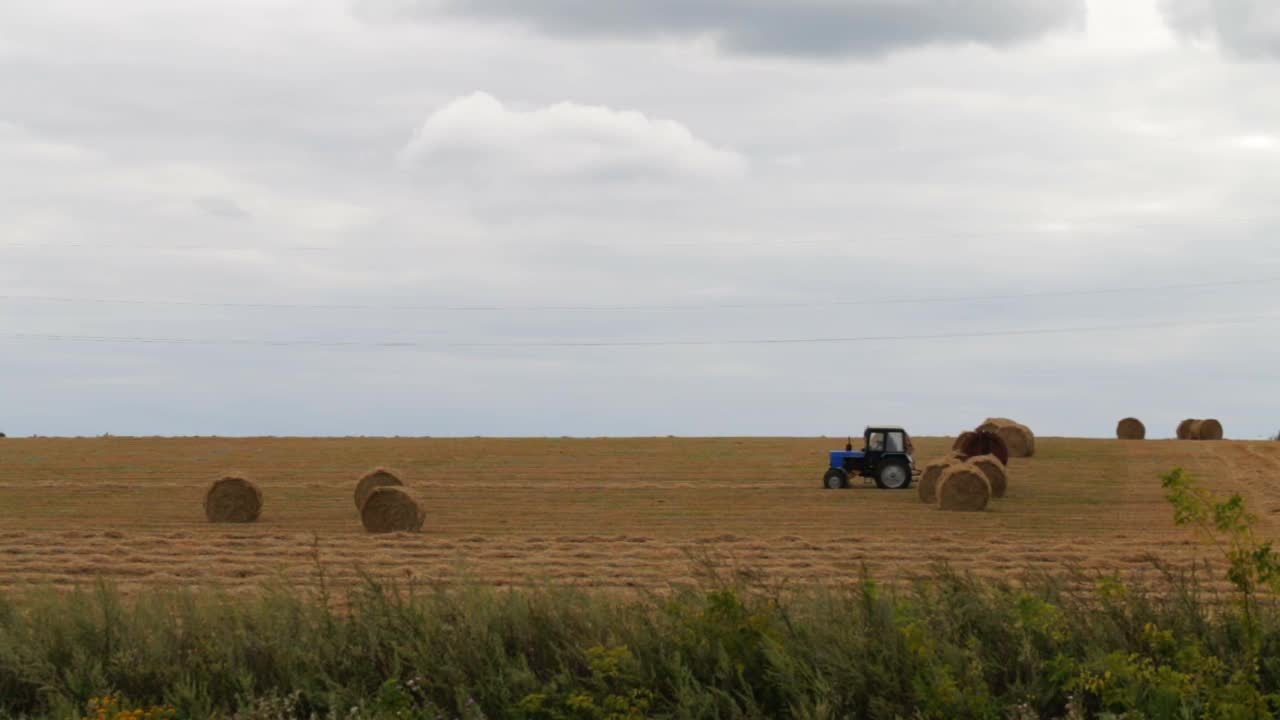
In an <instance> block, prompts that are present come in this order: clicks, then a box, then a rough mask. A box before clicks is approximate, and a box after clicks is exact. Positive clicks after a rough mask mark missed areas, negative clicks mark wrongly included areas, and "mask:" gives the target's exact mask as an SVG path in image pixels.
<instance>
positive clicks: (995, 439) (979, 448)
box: [960, 430, 1009, 465]
mask: <svg viewBox="0 0 1280 720" xmlns="http://www.w3.org/2000/svg"><path fill="white" fill-rule="evenodd" d="M965 434H966V435H968V436H969V437H968V439H967V440H966V442H965V444H964V445H962V446H961V447H960V452H961V453H962V454H963V455H964V456H965V457H976V456H978V455H994V456H996V458H998V459H999V460H1000V462H1001V464H1004V465H1008V464H1009V446H1008V445H1007V444H1006V443H1005V441H1004V438H1002V437H1000V434H999V433H994V432H988V431H986V430H983V431H981V432H971V433H965Z"/></svg>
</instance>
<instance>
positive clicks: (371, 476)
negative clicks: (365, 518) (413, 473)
mask: <svg viewBox="0 0 1280 720" xmlns="http://www.w3.org/2000/svg"><path fill="white" fill-rule="evenodd" d="M403 485H404V483H402V482H400V477H399V476H398V475H396V473H394V472H392V471H391V470H388V469H387V468H381V467H380V468H376V469H374V470H370V471H369V472H368V473H366V474H365V476H364V477H362V478H360V481H359V482H357V483H356V492H355V501H356V509H357V510H360V509H362V508H364V503H365V501H366V500H368V499H369V495H371V494H372V493H373V491H374V490H377V489H378V488H383V487H401V486H403Z"/></svg>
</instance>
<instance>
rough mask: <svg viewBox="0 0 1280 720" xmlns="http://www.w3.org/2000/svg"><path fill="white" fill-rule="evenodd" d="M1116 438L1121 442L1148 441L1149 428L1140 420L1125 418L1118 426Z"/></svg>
mask: <svg viewBox="0 0 1280 720" xmlns="http://www.w3.org/2000/svg"><path fill="white" fill-rule="evenodd" d="M1116 437H1117V438H1119V439H1121V440H1146V439H1147V426H1146V425H1143V424H1142V421H1141V420H1139V419H1138V418H1131V417H1129V418H1125V419H1123V420H1121V421H1120V422H1119V423H1118V424H1117V425H1116Z"/></svg>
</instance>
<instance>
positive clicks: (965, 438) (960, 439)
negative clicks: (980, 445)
mask: <svg viewBox="0 0 1280 720" xmlns="http://www.w3.org/2000/svg"><path fill="white" fill-rule="evenodd" d="M977 434H978V433H976V432H974V431H972V430H966V431H965V432H962V433H960V434H959V435H957V436H956V441H955V442H953V443H951V449H952V450H960V449H962V448H963V447H964V446H965V444H966V443H969V442H971V438H972V437H973V436H974V435H977Z"/></svg>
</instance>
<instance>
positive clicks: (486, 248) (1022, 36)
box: [0, 0, 1280, 438]
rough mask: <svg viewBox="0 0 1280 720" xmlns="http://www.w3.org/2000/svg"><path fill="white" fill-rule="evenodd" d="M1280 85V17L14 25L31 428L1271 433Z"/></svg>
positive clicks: (933, 14) (24, 401) (715, 14)
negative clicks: (983, 427) (989, 426)
mask: <svg viewBox="0 0 1280 720" xmlns="http://www.w3.org/2000/svg"><path fill="white" fill-rule="evenodd" d="M1276 88H1280V5H1277V4H1276V3H1275V2H1273V0H1091V1H1090V2H1088V3H1086V2H1084V1H1083V0H984V1H983V2H978V1H977V0H973V1H972V2H957V1H956V0H893V1H889V0H838V1H837V0H789V1H786V2H783V1H782V0H615V1H614V2H600V1H599V0H539V1H538V2H529V1H527V0H184V2H172V0H118V1H117V2H112V3H104V2H100V1H99V0H6V2H4V3H0V431H3V432H6V433H8V434H9V435H11V436H19V435H31V434H42V435H82V434H83V435H96V434H100V433H107V432H109V433H112V434H121V435H123V434H145V435H153V434H154V435H187V434H200V435H208V434H219V435H258V434H272V435H312V434H324V435H394V434H399V435H655V434H660V435H665V434H676V435H820V434H826V435H832V436H836V435H841V434H844V433H848V432H855V433H856V432H858V431H859V430H860V428H861V427H862V426H863V425H865V424H866V423H870V422H891V423H898V424H903V425H906V426H907V427H908V428H909V429H911V430H912V431H914V432H916V433H917V434H922V435H923V434H950V433H954V432H956V431H958V430H961V429H964V428H967V427H971V426H973V425H974V424H975V423H977V422H979V421H981V420H982V419H984V418H986V417H987V416H990V415H1002V416H1011V417H1015V418H1018V419H1020V420H1022V421H1024V422H1026V423H1028V424H1029V425H1031V426H1032V427H1033V428H1034V429H1035V430H1037V431H1038V432H1039V433H1040V434H1042V435H1085V436H1105V435H1109V434H1111V433H1112V432H1113V429H1114V427H1115V422H1116V421H1117V420H1118V419H1119V418H1121V417H1124V416H1126V415H1136V416H1138V417H1140V418H1142V419H1143V420H1144V421H1146V423H1147V425H1148V428H1149V433H1150V434H1151V435H1153V436H1157V437H1166V436H1169V435H1171V434H1172V433H1173V430H1174V427H1175V426H1176V424H1177V422H1178V421H1179V420H1181V419H1182V418H1184V417H1205V416H1215V417H1219V418H1221V419H1222V420H1223V422H1224V424H1225V425H1226V428H1227V432H1228V434H1229V435H1231V436H1235V437H1245V438H1254V437H1260V436H1262V435H1263V434H1265V433H1271V434H1274V433H1275V432H1276V431H1277V430H1280V405H1277V402H1276V401H1277V399H1278V398H1280V371H1277V369H1276V368H1277V360H1280V332H1277V329H1276V328H1277V327H1280V303H1277V298H1280V92H1277V90H1276ZM815 340H825V342H810V341H815ZM762 341H769V342H762ZM774 341H787V342H774ZM790 341H799V342H790Z"/></svg>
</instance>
